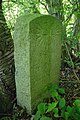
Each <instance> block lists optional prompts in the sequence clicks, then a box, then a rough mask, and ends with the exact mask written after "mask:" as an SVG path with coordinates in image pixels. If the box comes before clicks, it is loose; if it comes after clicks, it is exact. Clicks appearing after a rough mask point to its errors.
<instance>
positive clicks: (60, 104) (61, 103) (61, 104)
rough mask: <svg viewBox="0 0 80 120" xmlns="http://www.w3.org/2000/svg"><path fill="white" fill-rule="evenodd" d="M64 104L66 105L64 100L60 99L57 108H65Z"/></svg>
mask: <svg viewBox="0 0 80 120" xmlns="http://www.w3.org/2000/svg"><path fill="white" fill-rule="evenodd" d="M65 104H66V101H65V99H64V98H61V99H60V102H59V108H63V107H64V106H65Z"/></svg>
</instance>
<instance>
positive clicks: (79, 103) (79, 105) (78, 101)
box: [73, 100, 80, 108]
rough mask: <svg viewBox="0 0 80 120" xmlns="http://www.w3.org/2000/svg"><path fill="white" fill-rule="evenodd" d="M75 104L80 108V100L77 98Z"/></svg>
mask: <svg viewBox="0 0 80 120" xmlns="http://www.w3.org/2000/svg"><path fill="white" fill-rule="evenodd" d="M73 105H74V106H77V107H78V108H80V100H75V102H74V103H73Z"/></svg>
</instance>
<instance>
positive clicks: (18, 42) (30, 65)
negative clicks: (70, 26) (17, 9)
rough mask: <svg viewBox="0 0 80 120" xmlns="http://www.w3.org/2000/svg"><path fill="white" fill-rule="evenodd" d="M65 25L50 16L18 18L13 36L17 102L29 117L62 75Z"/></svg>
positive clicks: (31, 15)
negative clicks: (24, 108) (26, 111)
mask: <svg viewBox="0 0 80 120" xmlns="http://www.w3.org/2000/svg"><path fill="white" fill-rule="evenodd" d="M61 39H62V25H61V23H60V21H59V20H57V19H56V18H54V17H52V16H49V15H40V14H28V15H26V14H25V15H23V16H21V17H20V18H18V20H17V23H16V26H15V32H14V56H15V68H16V73H15V79H16V91H17V102H18V104H19V105H21V106H23V107H24V106H25V107H26V108H27V110H28V112H29V113H31V111H33V109H34V108H35V106H36V105H37V104H38V102H39V101H41V100H42V99H43V98H45V97H48V87H50V86H52V85H53V84H54V82H58V80H59V74H60V57H61Z"/></svg>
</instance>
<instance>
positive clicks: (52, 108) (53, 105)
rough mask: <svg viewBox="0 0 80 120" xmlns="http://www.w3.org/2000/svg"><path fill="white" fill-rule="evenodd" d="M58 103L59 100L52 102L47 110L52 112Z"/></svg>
mask: <svg viewBox="0 0 80 120" xmlns="http://www.w3.org/2000/svg"><path fill="white" fill-rule="evenodd" d="M57 104H58V101H56V102H52V103H50V104H49V105H48V109H47V111H46V112H50V111H52V110H54V108H55V107H56V106H57Z"/></svg>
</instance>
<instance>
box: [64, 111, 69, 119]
mask: <svg viewBox="0 0 80 120" xmlns="http://www.w3.org/2000/svg"><path fill="white" fill-rule="evenodd" d="M68 118H69V113H68V112H65V120H68Z"/></svg>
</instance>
